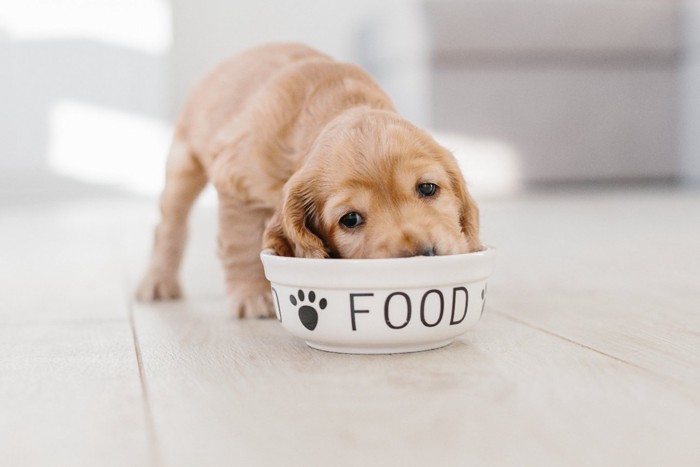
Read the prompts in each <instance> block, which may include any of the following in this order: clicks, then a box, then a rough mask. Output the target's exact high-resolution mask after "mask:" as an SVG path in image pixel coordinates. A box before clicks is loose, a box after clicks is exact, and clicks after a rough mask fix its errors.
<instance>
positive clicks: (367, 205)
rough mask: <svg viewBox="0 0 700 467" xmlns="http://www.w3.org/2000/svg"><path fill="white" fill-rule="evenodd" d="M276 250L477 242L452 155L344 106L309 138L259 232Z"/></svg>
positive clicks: (355, 251) (442, 248) (466, 247)
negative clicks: (298, 166) (302, 159)
mask: <svg viewBox="0 0 700 467" xmlns="http://www.w3.org/2000/svg"><path fill="white" fill-rule="evenodd" d="M264 246H265V247H266V248H272V249H273V250H275V252H276V253H277V254H278V255H282V256H297V257H306V258H325V257H335V258H389V257H402V256H415V255H448V254H456V253H467V252H470V251H476V250H479V249H481V244H480V242H479V211H478V209H477V206H476V205H475V203H474V201H473V200H472V198H471V197H470V196H469V194H468V192H467V189H466V186H465V182H464V179H463V177H462V174H461V172H460V170H459V167H458V166H457V163H456V161H455V159H454V156H452V154H451V153H450V152H448V151H447V150H446V149H444V148H443V147H441V146H440V145H438V144H437V143H436V142H435V140H434V139H433V138H432V137H430V136H429V135H428V134H427V133H425V132H423V131H421V130H419V129H418V128H416V127H414V126H413V125H411V124H410V123H408V122H406V121H405V120H403V119H401V118H400V117H398V116H397V115H395V114H393V113H390V112H384V111H367V110H365V111H362V112H359V111H358V112H350V113H348V114H347V115H343V116H341V117H339V118H336V119H335V120H334V121H333V122H331V123H330V124H329V125H328V126H327V127H326V128H325V129H324V130H323V132H322V133H321V135H320V136H319V137H318V138H317V140H316V142H315V144H314V146H313V148H312V149H311V152H310V154H309V157H308V159H307V160H306V162H305V164H304V165H303V166H302V167H301V169H299V170H298V171H297V172H296V173H295V174H294V175H293V176H292V177H291V178H290V179H289V181H288V182H287V184H286V185H285V191H284V199H283V202H282V204H281V206H280V207H279V208H278V210H277V211H276V212H275V213H274V215H273V217H272V219H271V221H270V223H269V224H268V226H267V229H266V232H265V239H264Z"/></svg>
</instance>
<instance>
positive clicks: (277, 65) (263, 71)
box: [175, 43, 332, 156]
mask: <svg viewBox="0 0 700 467" xmlns="http://www.w3.org/2000/svg"><path fill="white" fill-rule="evenodd" d="M305 60H318V61H324V60H325V61H332V59H331V58H330V57H328V56H326V55H323V54H321V53H320V52H317V51H316V50H314V49H311V48H309V47H307V46H304V45H301V44H281V43H280V44H268V45H263V46H260V47H256V48H254V49H250V50H247V51H245V52H242V53H240V54H237V55H234V56H232V57H230V58H229V59H227V60H225V61H223V62H222V63H220V64H219V65H218V66H216V67H215V68H214V69H213V70H211V71H210V72H209V73H208V74H207V75H205V76H204V78H202V79H201V80H200V81H199V82H198V83H197V84H196V85H195V87H194V88H193V89H192V90H191V91H190V93H189V95H188V97H187V100H186V102H185V105H184V108H183V110H182V112H181V114H180V116H179V118H178V121H177V123H176V126H175V137H176V139H180V140H186V141H187V142H188V144H189V145H190V148H191V149H192V150H193V151H194V152H195V153H196V154H198V155H200V156H202V155H204V154H205V153H206V152H207V151H208V149H209V145H210V143H211V141H212V140H213V137H214V135H215V134H216V133H217V132H218V131H219V130H220V129H221V128H222V127H223V126H224V125H225V124H226V123H227V122H230V121H231V119H232V118H233V116H235V115H237V114H240V113H241V112H242V111H243V109H244V108H245V107H246V106H247V105H249V104H250V100H251V98H253V97H254V96H255V94H256V93H257V91H259V90H260V88H262V87H263V86H264V85H265V84H267V83H268V82H269V81H270V80H271V79H272V77H273V76H275V75H277V74H279V73H280V72H282V71H283V70H284V69H285V68H287V67H289V66H290V65H293V64H295V63H298V62H300V61H305Z"/></svg>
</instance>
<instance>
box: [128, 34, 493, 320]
mask: <svg viewBox="0 0 700 467" xmlns="http://www.w3.org/2000/svg"><path fill="white" fill-rule="evenodd" d="M207 181H209V182H211V183H212V184H213V185H214V187H215V188H216V190H217V194H218V200H219V208H218V213H219V255H220V257H221V261H222V264H223V268H224V271H225V278H226V290H227V295H228V298H229V307H230V311H231V313H232V314H233V315H235V316H239V317H268V316H274V311H273V308H272V304H271V297H270V287H269V283H268V282H267V280H266V279H265V276H264V274H263V269H262V265H261V263H260V260H259V256H258V255H259V252H260V250H261V248H271V249H273V250H274V251H275V252H276V253H277V254H278V255H285V256H297V257H305V258H388V257H402V256H414V255H449V254H455V253H466V252H471V251H475V250H479V249H480V248H481V244H480V242H479V213H478V209H477V207H476V205H475V204H474V201H473V200H472V198H471V197H470V195H469V193H468V192H467V189H466V186H465V183H464V179H463V177H462V174H461V172H460V170H459V168H458V166H457V164H456V162H455V159H454V157H453V156H452V154H450V153H449V152H448V151H447V150H446V149H444V148H442V147H441V146H440V145H438V144H437V143H436V142H435V141H434V140H433V138H432V137H430V136H429V135H428V134H427V133H425V132H423V131H421V130H419V129H418V128H416V127H415V126H413V125H411V124H410V123H409V122H407V121H406V120H404V119H403V118H401V117H400V116H399V115H398V114H397V113H396V111H395V109H394V107H393V105H392V103H391V101H390V99H389V97H387V95H386V94H385V93H384V92H383V91H382V89H381V88H380V87H379V86H378V85H377V83H375V82H374V80H373V79H372V78H371V77H370V76H369V75H368V74H367V73H365V72H364V71H363V70H361V69H360V68H358V67H357V66H354V65H351V64H346V63H339V62H337V61H334V60H332V59H331V58H329V57H328V56H326V55H323V54H321V53H319V52H317V51H315V50H313V49H310V48H308V47H305V46H302V45H295V44H272V45H267V46H262V47H259V48H256V49H253V50H249V51H246V52H243V53H241V54H239V55H237V56H234V57H232V58H231V59H229V60H228V61H225V62H223V63H222V64H221V65H219V66H218V67H217V68H215V69H214V70H213V71H212V72H211V73H210V74H209V75H207V76H206V77H205V78H204V79H203V80H202V81H201V82H200V83H199V84H198V85H197V86H196V87H195V88H194V89H193V91H192V92H191V94H190V96H189V98H188V100H187V102H186V104H185V107H184V109H183V111H182V114H181V115H180V117H179V119H178V121H177V122H176V125H175V134H174V140H173V143H172V147H171V150H170V153H169V155H168V161H167V168H166V183H165V188H164V191H163V193H162V196H161V200H160V208H161V214H162V216H161V220H160V222H159V224H158V226H157V228H156V232H155V242H154V247H153V254H152V258H151V262H150V265H149V267H148V271H147V273H146V275H145V278H144V279H143V281H142V282H141V284H140V286H139V288H138V290H137V298H139V299H141V300H144V301H150V300H161V299H173V298H178V297H180V294H181V293H180V286H179V283H178V269H179V266H180V262H181V259H182V254H183V250H184V247H185V241H186V234H187V232H186V231H187V216H188V212H189V210H190V207H191V206H192V203H193V202H194V200H195V198H196V197H197V195H198V194H199V193H200V192H201V191H202V189H203V188H204V186H205V184H206V183H207Z"/></svg>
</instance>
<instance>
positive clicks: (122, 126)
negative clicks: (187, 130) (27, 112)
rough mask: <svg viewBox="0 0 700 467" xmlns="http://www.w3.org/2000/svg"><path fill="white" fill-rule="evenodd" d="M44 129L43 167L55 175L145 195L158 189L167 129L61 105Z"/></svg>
mask: <svg viewBox="0 0 700 467" xmlns="http://www.w3.org/2000/svg"><path fill="white" fill-rule="evenodd" d="M49 129H50V130H49V131H50V134H49V148H48V151H49V153H48V163H49V167H50V168H51V169H52V170H54V171H55V172H56V173H59V174H61V175H65V176H68V177H71V178H75V179H77V180H81V181H84V182H89V183H98V184H106V185H112V186H115V187H118V188H123V189H127V190H129V191H132V192H136V193H141V194H146V195H154V194H156V193H158V192H159V191H160V189H161V188H162V186H163V176H164V171H165V158H166V155H167V151H168V147H169V145H170V139H171V128H170V126H169V125H166V124H165V123H163V122H161V121H159V120H156V119H151V118H147V117H143V116H139V115H134V114H130V113H128V112H123V111H119V110H114V109H111V108H104V107H100V106H95V105H91V104H85V103H83V102H75V101H67V100H62V101H58V102H56V103H55V104H54V105H53V106H52V107H51V109H50V111H49Z"/></svg>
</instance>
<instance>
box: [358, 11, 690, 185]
mask: <svg viewBox="0 0 700 467" xmlns="http://www.w3.org/2000/svg"><path fill="white" fill-rule="evenodd" d="M679 5H680V4H679V2H674V1H644V0H637V1H619V0H610V1H587V0H582V1H561V0H551V1H543V0H538V1H501V0H492V1H425V2H420V4H415V5H414V6H413V7H411V8H413V10H414V11H412V12H408V13H404V14H403V15H397V16H396V17H395V18H392V19H391V20H387V21H386V22H383V23H381V24H379V23H378V24H376V25H375V26H374V28H372V29H371V31H372V35H371V38H372V40H373V41H376V44H378V45H377V46H376V47H374V48H372V49H371V50H369V52H368V54H367V56H366V63H367V65H368V67H369V68H370V69H371V70H372V71H373V72H374V73H375V74H376V75H377V77H378V78H379V80H380V81H382V82H383V83H384V84H385V86H387V87H388V88H389V92H390V93H391V94H392V95H393V96H395V99H396V102H397V105H398V106H399V107H400V108H402V110H403V111H404V112H405V113H407V114H409V116H410V117H414V118H416V119H418V120H420V119H421V118H423V119H424V120H425V121H424V123H425V124H427V125H428V126H430V127H431V128H434V129H436V130H440V131H451V132H459V133H463V134H466V135H468V136H470V137H473V138H477V139H487V140H496V141H501V142H503V143H505V144H508V145H510V146H512V148H513V150H514V151H515V153H516V154H517V155H518V158H519V170H520V172H521V173H520V176H521V177H522V179H523V180H524V181H526V182H562V181H570V180H601V179H602V180H638V179H670V178H674V177H677V176H678V175H679V173H678V172H679V164H678V160H677V158H678V134H677V133H678V119H679V108H680V105H679V102H678V100H679V93H678V91H679V86H678V81H679V76H680V72H679V66H680V63H681V58H682V54H681V51H682V36H681V34H680V17H679V16H680V13H679V10H680V8H679ZM410 30H415V31H416V33H415V35H414V37H415V40H413V41H405V40H404V41H400V42H399V41H396V40H395V38H396V37H406V34H405V33H406V31H410ZM399 32H400V33H399ZM415 89H420V96H419V97H420V98H419V99H418V101H419V102H420V104H419V105H416V101H417V100H416V95H415ZM411 114H413V115H411Z"/></svg>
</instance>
